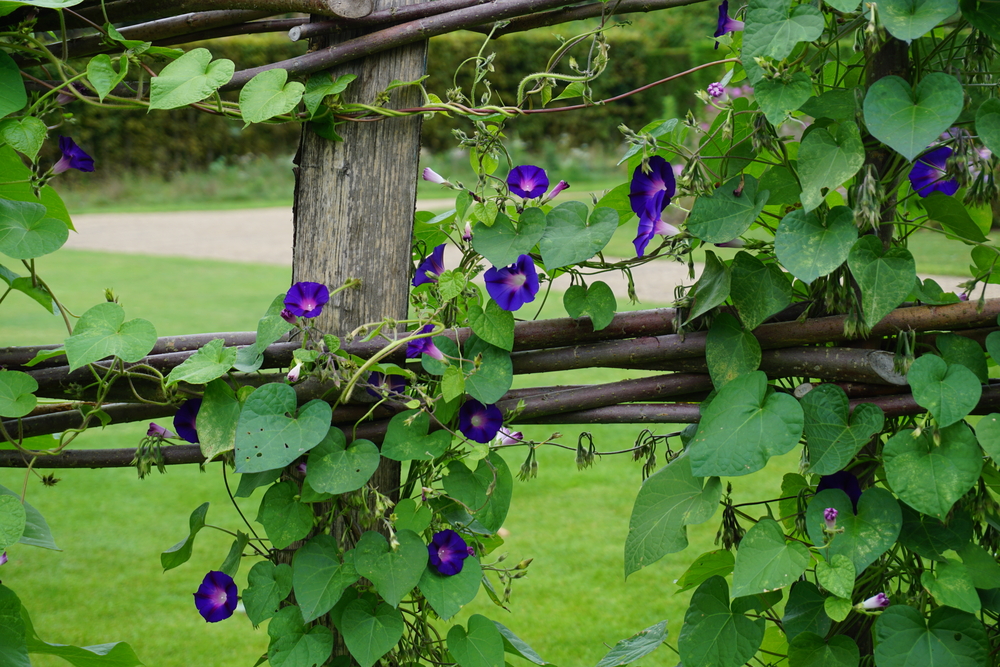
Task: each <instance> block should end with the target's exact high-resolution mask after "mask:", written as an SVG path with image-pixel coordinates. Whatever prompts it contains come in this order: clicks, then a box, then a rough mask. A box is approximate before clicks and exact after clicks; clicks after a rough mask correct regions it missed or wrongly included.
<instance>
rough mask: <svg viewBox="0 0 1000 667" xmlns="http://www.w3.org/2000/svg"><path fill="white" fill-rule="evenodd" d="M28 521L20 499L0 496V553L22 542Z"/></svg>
mask: <svg viewBox="0 0 1000 667" xmlns="http://www.w3.org/2000/svg"><path fill="white" fill-rule="evenodd" d="M27 521H28V515H27V512H26V511H25V509H24V505H22V504H21V501H20V500H19V499H17V498H15V497H14V496H8V495H2V496H0V551H3V550H4V549H6V548H7V547H9V546H11V545H12V544H17V543H18V542H19V541H20V539H21V536H22V535H24V528H25V525H26V524H27Z"/></svg>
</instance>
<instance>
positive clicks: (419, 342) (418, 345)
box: [406, 324, 444, 361]
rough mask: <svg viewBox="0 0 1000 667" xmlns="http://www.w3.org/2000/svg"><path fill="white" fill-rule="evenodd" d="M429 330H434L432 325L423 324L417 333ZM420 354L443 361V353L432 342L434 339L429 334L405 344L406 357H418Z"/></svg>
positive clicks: (428, 331)
mask: <svg viewBox="0 0 1000 667" xmlns="http://www.w3.org/2000/svg"><path fill="white" fill-rule="evenodd" d="M431 331H434V325H433V324H425V325H424V326H423V327H421V328H420V331H418V332H417V333H430V332H431ZM422 354H427V355H430V356H431V357H433V358H435V359H437V360H438V361H444V354H443V353H442V352H441V350H439V349H438V347H437V345H435V344H434V339H433V338H432V337H431V336H427V337H426V338H417V339H416V340H411V341H410V342H409V343H407V344H406V358H407V359H419V358H420V355H422Z"/></svg>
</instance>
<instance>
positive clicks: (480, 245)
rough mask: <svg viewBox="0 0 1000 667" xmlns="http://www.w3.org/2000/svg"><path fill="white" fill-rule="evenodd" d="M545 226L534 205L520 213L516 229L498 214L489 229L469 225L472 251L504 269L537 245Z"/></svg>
mask: <svg viewBox="0 0 1000 667" xmlns="http://www.w3.org/2000/svg"><path fill="white" fill-rule="evenodd" d="M545 227H546V222H545V213H544V212H543V211H542V209H540V208H538V207H536V206H532V207H530V208H526V209H525V210H524V213H522V214H521V219H520V221H519V222H518V224H517V228H516V229H515V228H514V223H513V222H511V219H510V218H508V217H507V216H506V215H504V214H503V213H499V214H497V217H496V220H495V221H494V222H493V224H492V225H491V226H489V227H487V226H486V225H484V224H482V223H481V222H477V223H476V224H475V225H473V227H472V248H473V249H474V250H475V251H476V252H478V253H479V254H480V255H482V256H483V257H485V258H486V259H487V260H489V262H490V263H491V264H493V266H498V267H499V266H508V265H510V264H513V263H514V262H516V261H517V258H518V257H520V256H521V255H526V254H528V253H529V252H531V249H532V248H534V247H535V246H536V245H538V242H539V241H541V240H542V236H543V235H544V234H545Z"/></svg>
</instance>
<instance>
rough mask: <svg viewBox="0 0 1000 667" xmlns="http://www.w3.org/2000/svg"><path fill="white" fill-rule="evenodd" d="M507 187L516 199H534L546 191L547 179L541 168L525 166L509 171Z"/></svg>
mask: <svg viewBox="0 0 1000 667" xmlns="http://www.w3.org/2000/svg"><path fill="white" fill-rule="evenodd" d="M507 187H508V188H510V191H511V192H512V193H513V194H515V195H517V196H518V197H523V198H524V199H534V198H535V197H539V196H541V195H542V194H543V193H544V192H545V191H546V190H547V189H548V187H549V177H548V176H546V175H545V170H544V169H542V168H541V167H536V166H534V165H530V164H525V165H522V166H520V167H514V168H513V169H511V170H510V173H509V174H507Z"/></svg>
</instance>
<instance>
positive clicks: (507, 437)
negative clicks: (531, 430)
mask: <svg viewBox="0 0 1000 667" xmlns="http://www.w3.org/2000/svg"><path fill="white" fill-rule="evenodd" d="M522 437H523V435H522V433H521V432H520V431H511V430H510V429H509V428H507V427H506V426H501V427H500V430H499V431H498V432H497V437H496V439H497V440H498V441H499V442H500V444H501V445H513V444H516V443H519V442H521V438H522Z"/></svg>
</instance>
